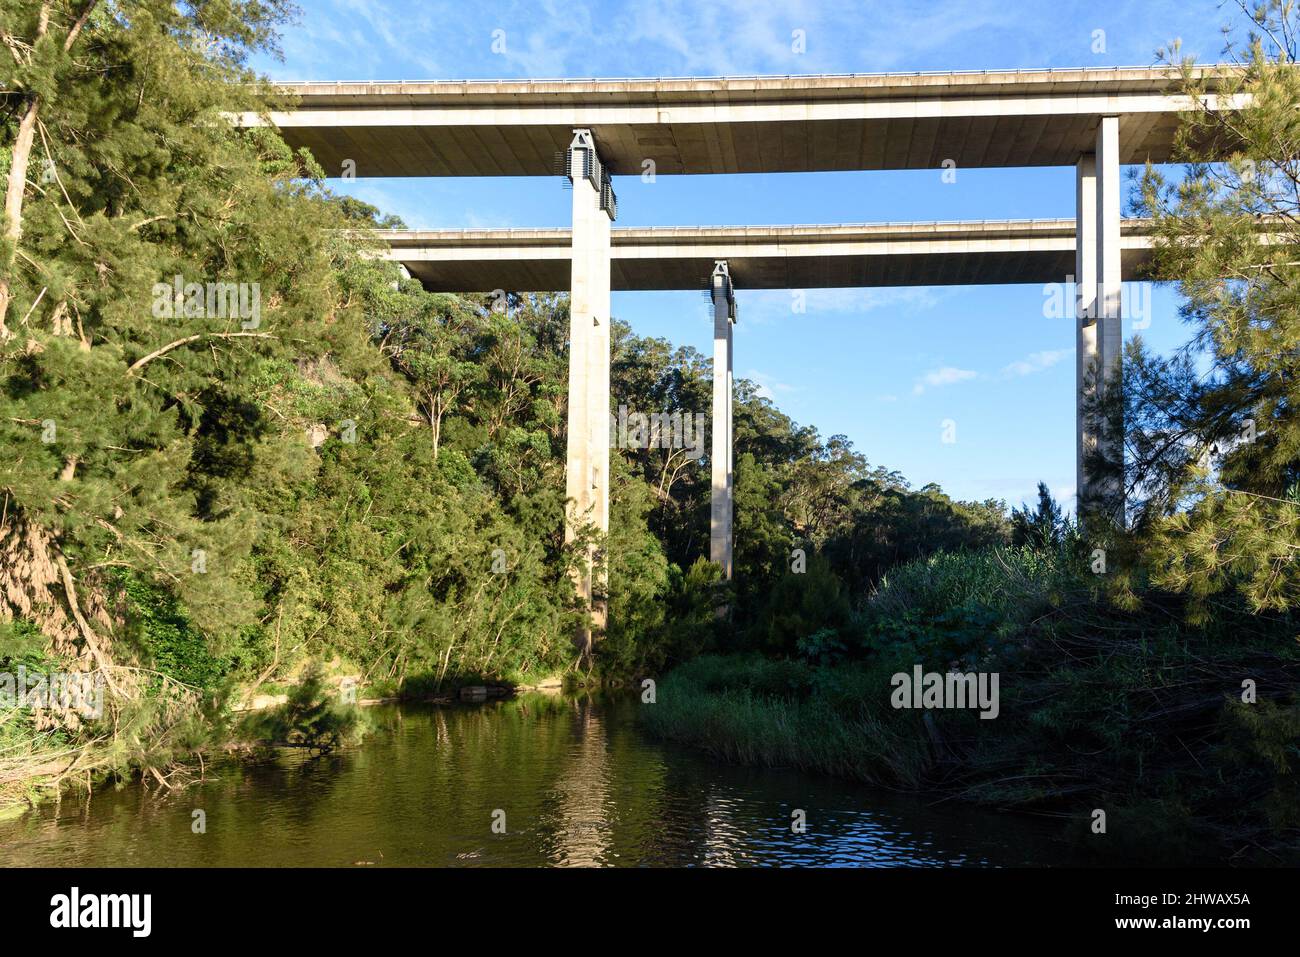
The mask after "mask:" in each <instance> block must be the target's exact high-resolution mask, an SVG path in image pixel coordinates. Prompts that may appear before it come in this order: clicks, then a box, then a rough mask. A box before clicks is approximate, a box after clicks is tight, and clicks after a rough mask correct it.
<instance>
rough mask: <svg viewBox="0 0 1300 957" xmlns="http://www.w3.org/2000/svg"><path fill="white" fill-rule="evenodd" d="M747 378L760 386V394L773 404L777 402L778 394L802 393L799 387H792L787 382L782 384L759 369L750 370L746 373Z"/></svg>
mask: <svg viewBox="0 0 1300 957" xmlns="http://www.w3.org/2000/svg"><path fill="white" fill-rule="evenodd" d="M745 378H746V379H749V380H750V381H751V382H754V383H755V384H756V385H757V386H758V394H759V395H760V396H762V397H763V398H764V399H768V400H770V401H772V402H775V401H776V397H777V394H778V393H779V394H783V395H786V394H789V393H791V392H798V391H800V389H799V386H795V385H790V384H789V383H787V382H781V381H779V380H777V379H776V378H774V377H773V376H770V375H768V374H767V373H766V372H759V371H758V370H757V369H750V370H749V371H748V372H746V373H745Z"/></svg>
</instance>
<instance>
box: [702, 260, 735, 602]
mask: <svg viewBox="0 0 1300 957" xmlns="http://www.w3.org/2000/svg"><path fill="white" fill-rule="evenodd" d="M709 295H710V297H711V299H712V301H713V417H712V420H711V425H710V431H711V434H712V447H711V454H710V462H711V470H712V494H711V498H710V508H709V560H710V561H712V562H717V563H718V564H719V565H721V566H722V577H723V578H725V579H730V578H731V573H732V553H733V547H732V546H733V542H732V528H731V516H732V489H733V482H734V477H733V468H734V460H733V457H732V456H733V444H734V435H733V430H732V422H731V415H732V395H733V392H732V385H733V375H734V373H733V369H732V361H733V354H732V343H731V330H732V327H733V326H734V325H735V324H736V294H735V290H734V288H733V287H732V284H731V273H730V272H729V271H728V269H727V264H726V263H725V262H719V263H717V264H715V265H714V267H713V275H712V276H710V277H709Z"/></svg>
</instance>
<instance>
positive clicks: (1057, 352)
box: [1002, 349, 1071, 378]
mask: <svg viewBox="0 0 1300 957" xmlns="http://www.w3.org/2000/svg"><path fill="white" fill-rule="evenodd" d="M1068 355H1071V351H1070V350H1069V349H1050V350H1046V351H1044V352H1031V353H1030V354H1029V355H1027V356H1025V357H1024V358H1023V359H1017V360H1016V361H1015V362H1012V363H1011V364H1009V365H1006V366H1003V368H1002V375H1003V377H1004V378H1012V377H1015V376H1025V375H1033V374H1034V373H1035V372H1042V371H1043V370H1044V369H1050V368H1051V367H1052V366H1054V365H1056V364H1057V363H1058V362H1060V361H1061V360H1062V359H1064V358H1065V357H1066V356H1068Z"/></svg>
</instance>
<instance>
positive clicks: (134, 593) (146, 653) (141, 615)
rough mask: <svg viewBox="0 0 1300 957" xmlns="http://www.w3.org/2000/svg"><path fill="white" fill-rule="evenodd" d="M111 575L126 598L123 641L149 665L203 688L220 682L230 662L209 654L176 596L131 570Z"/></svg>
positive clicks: (201, 637) (209, 688)
mask: <svg viewBox="0 0 1300 957" xmlns="http://www.w3.org/2000/svg"><path fill="white" fill-rule="evenodd" d="M114 578H115V580H116V584H117V585H118V587H119V588H121V590H122V594H123V596H124V598H125V600H126V608H125V615H126V621H127V632H126V635H125V640H126V641H127V642H129V643H130V644H131V645H133V646H134V649H135V650H136V652H137V653H138V654H139V655H140V657H141V658H142V660H143V661H144V662H145V663H146V664H147V665H148V666H149V667H150V668H153V669H155V670H157V671H160V672H162V673H163V674H165V675H167V676H168V677H170V678H174V679H175V680H177V681H179V682H181V683H183V684H186V685H189V686H190V687H193V688H197V689H199V690H203V691H210V690H213V689H215V688H216V687H217V686H218V685H220V684H221V683H222V681H223V679H224V678H225V677H226V675H227V673H228V671H229V662H228V661H225V660H223V659H221V658H218V657H217V656H216V655H214V654H213V653H212V649H211V648H209V646H208V643H207V641H206V640H205V639H204V637H203V634H202V633H201V632H199V631H198V630H197V629H195V628H194V626H193V625H192V624H191V623H190V621H189V619H188V618H187V617H186V616H185V613H184V612H183V611H182V610H181V608H180V606H179V605H178V603H177V601H176V596H175V595H173V594H171V593H169V592H168V591H166V590H165V589H164V588H162V587H161V586H159V585H154V584H152V583H150V582H146V581H142V580H141V579H140V578H138V577H136V576H135V575H133V574H131V573H130V572H122V573H120V574H118V575H116V576H114ZM123 650H125V649H123Z"/></svg>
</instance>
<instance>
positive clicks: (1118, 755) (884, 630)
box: [644, 549, 1300, 864]
mask: <svg viewBox="0 0 1300 957" xmlns="http://www.w3.org/2000/svg"><path fill="white" fill-rule="evenodd" d="M1130 604H1131V607H1128V608H1120V607H1117V606H1116V605H1115V604H1113V603H1111V602H1109V601H1108V600H1107V598H1106V596H1105V595H1104V594H1103V593H1102V592H1101V591H1100V590H1099V586H1098V581H1097V579H1096V578H1095V577H1093V576H1089V575H1088V574H1087V573H1086V570H1081V569H1080V568H1079V567H1078V566H1077V564H1076V563H1075V562H1074V561H1073V560H1072V559H1071V558H1070V557H1069V556H1068V555H1066V554H1064V553H1062V554H1060V555H1044V554H1041V553H1038V552H1034V551H1031V550H1027V549H1026V550H1013V549H994V550H988V551H983V552H979V553H971V554H955V555H939V556H935V557H934V558H932V559H929V560H925V561H919V562H915V563H911V564H909V565H905V566H903V567H901V568H900V569H898V570H897V572H896V573H895V574H894V575H892V576H891V577H890V578H889V579H887V580H886V581H885V582H884V583H882V586H881V587H880V588H879V589H878V590H877V591H876V593H875V594H874V595H873V597H872V599H871V601H870V602H869V603H868V605H867V606H866V608H865V609H864V610H862V611H861V612H860V613H859V614H857V615H855V616H854V619H853V621H852V623H851V624H850V625H849V626H846V627H845V628H843V629H840V630H838V631H837V632H835V633H833V634H832V633H827V632H825V631H823V632H819V633H818V634H816V635H814V636H810V638H809V639H808V640H805V641H804V642H801V643H800V651H801V654H800V656H799V657H798V658H793V659H787V660H769V659H764V658H761V657H756V656H740V655H736V656H709V657H704V658H700V659H697V660H695V661H693V662H690V663H688V664H685V665H683V666H681V667H679V668H677V669H676V670H674V671H673V672H671V673H670V674H669V675H668V676H667V677H666V678H665V679H664V680H663V681H662V682H661V684H660V686H659V688H658V694H657V703H656V704H655V706H654V707H650V708H646V709H644V714H645V720H646V722H647V726H648V727H649V729H650V730H651V731H652V732H654V733H656V734H657V735H659V736H661V737H663V738H666V739H672V740H676V741H680V742H683V743H686V744H690V745H693V746H696V747H699V748H702V749H704V750H706V751H707V752H709V753H710V754H713V755H716V756H718V757H720V758H724V759H727V760H731V761H738V762H744V763H750V764H762V765H769V766H782V767H795V768H800V769H804V770H812V771H820V772H825V773H828V774H834V775H840V776H845V777H850V778H854V779H857V780H861V781H865V782H869V783H872V784H879V785H885V786H890V787H899V788H905V789H909V790H923V791H926V792H928V793H932V794H934V795H935V796H936V797H943V798H950V799H960V800H966V801H973V802H978V803H982V804H985V805H988V806H992V807H997V808H1002V809H1008V810H1016V811H1025V812H1033V813H1037V814H1044V815H1051V816H1054V817H1058V818H1059V819H1060V821H1061V826H1062V829H1063V832H1066V833H1068V834H1070V835H1071V836H1072V837H1073V838H1074V839H1076V840H1078V841H1079V842H1080V843H1081V844H1082V845H1083V847H1084V849H1086V850H1088V851H1091V852H1095V853H1096V854H1097V856H1098V857H1099V858H1102V859H1139V860H1140V859H1141V858H1143V857H1144V856H1147V855H1151V854H1157V855H1159V858H1158V859H1160V860H1162V861H1170V862H1174V861H1187V862H1196V861H1210V860H1217V861H1223V860H1232V861H1234V862H1238V863H1244V862H1251V863H1259V864H1278V863H1283V862H1285V863H1296V862H1297V861H1300V778H1298V777H1297V770H1298V769H1300V706H1298V705H1297V699H1296V689H1297V688H1300V656H1298V655H1297V654H1296V642H1295V639H1294V633H1295V632H1294V629H1293V627H1292V625H1291V623H1290V621H1289V620H1287V619H1285V618H1267V617H1260V616H1256V615H1251V614H1248V613H1246V612H1245V611H1244V610H1242V609H1240V608H1236V607H1233V606H1232V605H1231V603H1227V602H1225V603H1224V604H1223V606H1222V607H1220V608H1218V609H1217V615H1216V618H1215V619H1214V623H1213V624H1212V625H1207V626H1205V627H1191V626H1188V625H1187V624H1185V621H1184V617H1183V616H1182V615H1181V614H1180V612H1181V608H1180V606H1179V603H1178V602H1177V601H1176V600H1175V599H1173V598H1171V597H1170V596H1167V595H1162V594H1159V593H1156V592H1151V591H1148V592H1145V593H1142V594H1140V595H1139V596H1138V598H1137V600H1136V602H1133V603H1130ZM917 664H920V665H922V666H923V668H924V669H925V670H926V671H938V672H946V671H947V670H948V669H949V668H950V667H951V666H956V668H957V669H958V670H959V671H962V672H971V671H974V672H996V673H998V675H999V679H1000V680H999V698H1000V701H999V712H998V716H997V717H996V718H995V719H991V720H985V719H981V718H980V717H979V714H978V712H977V711H976V710H972V709H933V710H923V709H917V710H907V709H897V708H895V707H893V706H892V704H891V694H892V692H893V690H894V689H893V685H892V684H891V676H893V675H894V674H896V673H904V674H908V675H910V674H911V672H912V669H913V667H914V666H915V665H917ZM1248 681H1249V682H1253V688H1254V700H1253V701H1246V700H1243V695H1245V696H1246V697H1249V695H1248V694H1246V690H1247V687H1249V686H1245V687H1244V686H1243V682H1248ZM1099 809H1100V810H1103V811H1105V813H1106V833H1105V834H1095V833H1093V830H1092V824H1093V820H1094V812H1095V811H1096V810H1099Z"/></svg>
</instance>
